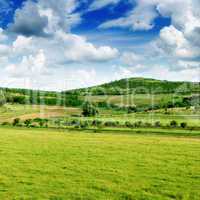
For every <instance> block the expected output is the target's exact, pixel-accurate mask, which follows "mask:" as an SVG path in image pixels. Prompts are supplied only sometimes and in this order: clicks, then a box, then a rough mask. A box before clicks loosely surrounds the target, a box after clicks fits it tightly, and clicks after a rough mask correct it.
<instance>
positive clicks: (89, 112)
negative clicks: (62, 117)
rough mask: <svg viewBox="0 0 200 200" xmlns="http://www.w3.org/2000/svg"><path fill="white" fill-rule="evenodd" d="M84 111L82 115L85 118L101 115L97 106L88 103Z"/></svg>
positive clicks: (83, 107)
mask: <svg viewBox="0 0 200 200" xmlns="http://www.w3.org/2000/svg"><path fill="white" fill-rule="evenodd" d="M82 109H83V112H82V115H83V116H84V117H93V116H96V115H97V114H98V113H99V112H98V109H97V108H96V107H95V105H94V104H92V103H90V102H88V101H87V102H85V103H84V104H83V106H82Z"/></svg>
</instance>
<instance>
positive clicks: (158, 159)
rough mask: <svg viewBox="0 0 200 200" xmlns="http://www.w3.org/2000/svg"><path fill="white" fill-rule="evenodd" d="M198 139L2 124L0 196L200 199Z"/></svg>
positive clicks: (26, 197) (13, 197)
mask: <svg viewBox="0 0 200 200" xmlns="http://www.w3.org/2000/svg"><path fill="white" fill-rule="evenodd" d="M199 155H200V137H199V136H196V137H183V136H182V137H179V136H176V135H170V134H169V135H166V136H164V135H159V134H157V135H155V134H136V133H133V132H132V133H131V132H130V133H129V134H127V133H124V132H123V131H122V132H118V134H116V133H115V132H114V131H112V132H109V133H106V132H105V133H103V132H102V133H93V132H87V131H82V132H78V131H67V130H65V131H64V130H52V129H30V128H29V129H25V128H5V127H4V128H0V161H1V164H0V199H6V200H11V199H54V200H58V199H59V200H61V199H63V200H64V199H86V200H88V199H91V200H93V199H110V200H111V199H116V200H117V199H123V200H124V199H125V200H126V199H133V200H134V199H141V200H142V199H143V200H148V199H151V200H170V199H177V200H179V199H184V200H186V199H187V200H191V199H192V200H199V199H200V156H199Z"/></svg>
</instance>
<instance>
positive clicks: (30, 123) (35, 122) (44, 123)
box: [2, 118, 49, 128]
mask: <svg viewBox="0 0 200 200" xmlns="http://www.w3.org/2000/svg"><path fill="white" fill-rule="evenodd" d="M48 122H49V120H48V119H42V118H35V119H26V120H24V121H22V120H21V119H20V118H15V119H14V120H13V122H12V123H9V122H3V123H2V125H3V126H11V125H12V126H25V127H46V128H47V127H48Z"/></svg>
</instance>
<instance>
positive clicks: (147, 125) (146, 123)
mask: <svg viewBox="0 0 200 200" xmlns="http://www.w3.org/2000/svg"><path fill="white" fill-rule="evenodd" d="M144 126H145V127H151V126H152V124H151V123H149V122H145V124H144Z"/></svg>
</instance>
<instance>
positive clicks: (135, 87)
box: [67, 78, 200, 95]
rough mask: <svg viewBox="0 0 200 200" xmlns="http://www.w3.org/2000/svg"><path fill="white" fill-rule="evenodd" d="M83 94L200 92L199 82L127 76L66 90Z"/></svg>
mask: <svg viewBox="0 0 200 200" xmlns="http://www.w3.org/2000/svg"><path fill="white" fill-rule="evenodd" d="M67 93H76V94H82V95H85V94H87V93H89V94H91V95H125V94H146V93H155V94H165V93H166V94H167V93H200V83H197V82H183V81H182V82H180V81H176V82H175V81H165V80H164V81H163V80H156V79H147V78H128V79H121V80H117V81H113V82H110V83H106V84H102V85H99V86H94V87H89V88H83V89H76V90H71V91H67Z"/></svg>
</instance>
